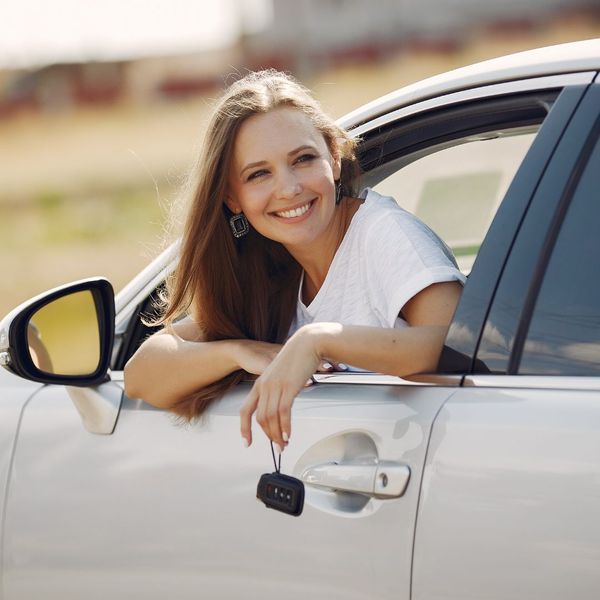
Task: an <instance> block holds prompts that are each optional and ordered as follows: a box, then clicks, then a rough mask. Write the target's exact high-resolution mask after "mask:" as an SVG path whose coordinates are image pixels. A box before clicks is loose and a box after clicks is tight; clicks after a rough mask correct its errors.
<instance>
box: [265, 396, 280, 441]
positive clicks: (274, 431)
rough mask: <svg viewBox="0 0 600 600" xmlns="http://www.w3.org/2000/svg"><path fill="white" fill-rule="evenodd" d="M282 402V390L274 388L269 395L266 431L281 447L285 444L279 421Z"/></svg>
mask: <svg viewBox="0 0 600 600" xmlns="http://www.w3.org/2000/svg"><path fill="white" fill-rule="evenodd" d="M280 403H281V392H280V391H279V390H273V393H271V394H270V395H269V400H268V402H267V410H266V420H267V422H266V429H265V433H266V434H267V435H268V437H269V438H270V439H271V440H273V442H275V443H276V444H277V445H278V446H279V447H280V448H281V449H283V448H284V446H285V444H284V441H283V437H282V436H281V424H280V423H279V405H280Z"/></svg>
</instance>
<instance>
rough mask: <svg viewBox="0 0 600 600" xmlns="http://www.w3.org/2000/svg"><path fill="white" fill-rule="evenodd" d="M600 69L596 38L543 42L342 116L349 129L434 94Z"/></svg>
mask: <svg viewBox="0 0 600 600" xmlns="http://www.w3.org/2000/svg"><path fill="white" fill-rule="evenodd" d="M598 69H600V38H596V39H591V40H584V41H580V42H571V43H568V44H558V45H556V46H546V47H544V48H537V49H535V50H527V51H525V52H518V53H516V54H509V55H507V56H502V57H500V58H493V59H491V60H486V61H483V62H480V63H476V64H473V65H469V66H467V67H461V68H459V69H455V70H453V71H448V72H446V73H442V74H440V75H435V76H434V77H430V78H428V79H424V80H422V81H419V82H417V83H413V84H411V85H408V86H406V87H403V88H400V89H399V90H396V91H395V92H391V93H389V94H386V95H385V96H381V97H379V98H378V99H376V100H374V101H372V102H369V103H368V104H365V105H364V106H362V107H360V108H358V109H356V110H354V111H352V112H351V113H349V114H347V115H346V116H344V117H342V118H341V119H340V120H339V121H338V123H339V124H340V125H341V126H342V127H344V128H345V129H352V128H353V127H356V126H358V125H360V124H362V123H365V122H366V121H369V120H371V119H373V118H375V117H378V116H379V115H382V114H385V113H387V112H389V111H390V110H394V109H397V108H401V107H402V106H406V105H408V104H413V103H415V102H420V101H421V100H426V99H427V98H431V97H434V96H440V95H443V94H448V93H452V92H457V91H460V90H463V89H467V88H473V87H480V86H484V85H490V84H494V83H501V82H505V81H512V80H515V79H529V78H532V77H543V76H547V75H556V74H560V73H574V72H577V71H594V70H598Z"/></svg>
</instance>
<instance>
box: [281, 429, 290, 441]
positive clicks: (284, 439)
mask: <svg viewBox="0 0 600 600" xmlns="http://www.w3.org/2000/svg"><path fill="white" fill-rule="evenodd" d="M281 437H282V438H283V441H284V442H289V441H290V436H289V435H288V434H287V432H285V431H284V432H283V433H282V434H281Z"/></svg>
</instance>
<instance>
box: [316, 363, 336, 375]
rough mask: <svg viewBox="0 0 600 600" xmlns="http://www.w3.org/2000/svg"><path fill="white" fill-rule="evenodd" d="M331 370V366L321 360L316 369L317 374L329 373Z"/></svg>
mask: <svg viewBox="0 0 600 600" xmlns="http://www.w3.org/2000/svg"><path fill="white" fill-rule="evenodd" d="M333 368H334V367H333V365H332V364H331V363H330V362H329V361H326V360H323V361H321V362H320V363H319V366H318V367H317V373H330V372H331V371H333Z"/></svg>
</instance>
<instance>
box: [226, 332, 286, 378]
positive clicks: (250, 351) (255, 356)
mask: <svg viewBox="0 0 600 600" xmlns="http://www.w3.org/2000/svg"><path fill="white" fill-rule="evenodd" d="M280 350H281V344H269V343H268V342H257V341H255V340H236V341H235V351H234V356H235V360H236V362H237V364H238V365H239V367H240V369H244V371H246V372H248V373H252V374H254V375H260V374H261V373H263V372H264V370H265V369H266V368H267V367H268V366H269V365H270V364H271V362H273V359H274V358H275V357H276V356H277V353H278V352H279V351H280Z"/></svg>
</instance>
